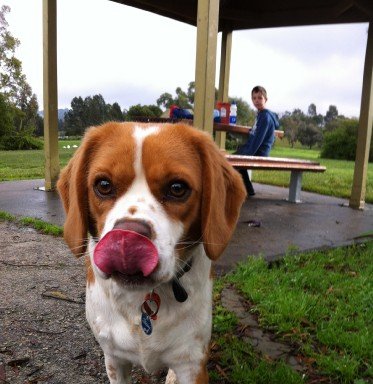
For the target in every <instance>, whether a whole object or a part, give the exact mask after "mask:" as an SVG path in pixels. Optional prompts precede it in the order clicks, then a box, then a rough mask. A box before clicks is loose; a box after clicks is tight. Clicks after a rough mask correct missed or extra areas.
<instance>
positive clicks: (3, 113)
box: [0, 93, 14, 147]
mask: <svg viewBox="0 0 373 384" xmlns="http://www.w3.org/2000/svg"><path fill="white" fill-rule="evenodd" d="M13 117H14V116H13V113H12V109H11V108H9V105H8V104H7V102H6V99H5V96H4V95H3V94H1V93H0V140H1V138H2V137H4V136H8V135H10V134H11V132H12V128H13ZM0 147H1V141H0Z"/></svg>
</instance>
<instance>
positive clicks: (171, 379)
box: [165, 369, 177, 384]
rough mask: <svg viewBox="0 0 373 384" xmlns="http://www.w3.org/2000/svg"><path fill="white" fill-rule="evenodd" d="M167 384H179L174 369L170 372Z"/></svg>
mask: <svg viewBox="0 0 373 384" xmlns="http://www.w3.org/2000/svg"><path fill="white" fill-rule="evenodd" d="M165 384H177V378H176V375H175V372H174V371H173V370H172V369H169V370H168V373H167V377H166V383H165Z"/></svg>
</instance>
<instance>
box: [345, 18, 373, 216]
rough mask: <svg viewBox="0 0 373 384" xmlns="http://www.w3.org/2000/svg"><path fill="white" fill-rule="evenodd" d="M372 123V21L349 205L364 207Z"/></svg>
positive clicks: (356, 207) (358, 207) (355, 207)
mask: <svg viewBox="0 0 373 384" xmlns="http://www.w3.org/2000/svg"><path fill="white" fill-rule="evenodd" d="M372 124H373V23H372V22H371V23H370V24H369V31H368V41H367V49H366V54H365V64H364V76H363V90H362V94H361V107H360V119H359V128H358V137H357V146H356V159H355V170H354V179H353V184H352V190H351V197H350V203H349V205H350V207H351V208H354V209H364V204H365V192H366V182H367V170H368V160H369V149H370V140H371V137H372Z"/></svg>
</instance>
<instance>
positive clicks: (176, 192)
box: [166, 181, 190, 200]
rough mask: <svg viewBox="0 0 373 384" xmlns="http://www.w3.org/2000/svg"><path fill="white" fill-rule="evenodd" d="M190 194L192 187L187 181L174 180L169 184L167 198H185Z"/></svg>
mask: <svg viewBox="0 0 373 384" xmlns="http://www.w3.org/2000/svg"><path fill="white" fill-rule="evenodd" d="M189 194H190V188H189V185H188V184H187V183H184V182H183V181H174V182H172V183H171V184H169V187H168V191H167V193H166V199H168V200H184V199H186V198H187V197H188V196H189Z"/></svg>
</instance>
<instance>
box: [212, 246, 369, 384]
mask: <svg viewBox="0 0 373 384" xmlns="http://www.w3.org/2000/svg"><path fill="white" fill-rule="evenodd" d="M372 255H373V242H369V243H365V244H360V245H354V246H351V247H344V248H337V249H333V250H329V251H325V252H310V253H305V254H299V255H294V254H292V255H288V256H286V257H285V258H284V259H283V260H281V261H279V262H277V263H273V264H271V265H270V266H269V265H268V264H267V263H266V262H265V261H264V260H263V259H254V258H249V259H248V261H247V262H246V263H243V264H241V265H240V266H239V267H238V268H237V269H236V271H235V272H234V273H232V274H231V275H228V276H227V277H226V278H224V279H223V280H222V281H219V283H218V290H219V289H221V286H222V285H224V284H228V283H229V284H234V285H235V286H236V287H237V288H238V289H239V290H240V291H241V292H242V294H243V295H244V296H245V298H246V299H247V300H248V301H249V302H250V303H252V311H253V312H255V313H256V314H257V315H258V318H259V323H260V325H261V326H262V327H263V328H265V329H268V330H270V331H271V332H273V333H274V334H276V335H277V337H278V338H280V339H282V340H283V341H285V342H288V343H290V344H291V345H298V347H299V351H300V353H301V355H302V356H304V358H305V359H306V360H308V361H312V362H313V365H312V370H316V372H317V374H318V375H320V376H323V377H324V378H325V380H328V381H327V382H333V383H358V382H361V383H364V382H369V380H372V375H373V370H372V368H371V365H370V364H371V362H372V357H373V356H372V345H373V321H372V319H373V289H372V288H373V287H372V276H373V264H372V262H371V259H372ZM217 308H218V315H219V313H220V316H218V317H217V319H215V320H214V330H215V331H216V332H217V333H218V336H217V340H216V341H215V342H216V344H217V345H218V346H220V347H221V349H222V352H221V354H222V356H223V360H222V361H223V362H222V364H223V367H224V368H227V369H228V372H229V374H231V375H233V371H237V370H240V369H241V368H240V367H237V366H236V365H237V364H238V365H240V364H242V362H243V361H245V359H244V357H245V354H247V355H248V356H249V357H248V358H249V359H251V360H253V361H252V362H251V363H248V362H246V361H245V363H244V365H243V366H242V377H239V378H238V379H237V380H236V379H233V376H232V378H231V379H230V381H228V382H229V383H246V382H247V383H255V382H257V383H259V382H263V383H265V382H267V383H285V382H286V383H288V382H294V383H298V382H299V383H300V382H307V381H302V380H303V379H302V378H301V377H300V376H299V375H298V374H293V372H290V373H291V375H290V373H289V372H288V369H290V368H288V367H286V366H281V368H280V366H279V365H278V364H279V363H274V362H266V361H265V359H263V357H261V356H258V355H257V354H255V353H253V351H247V349H246V348H247V346H244V345H242V341H240V340H239V338H238V337H236V336H234V335H235V332H234V329H235V327H236V324H237V323H235V322H234V321H232V318H231V316H232V315H231V314H227V315H225V316H222V310H221V309H219V306H218V307H217ZM219 311H220V312H219ZM224 317H225V318H226V319H227V320H226V321H227V322H228V324H229V326H228V327H227V328H224V324H223V325H222V324H221V322H222V321H223V320H222V319H224ZM216 322H218V323H217V325H216ZM229 327H230V328H231V329H232V330H233V336H232V333H231V334H230V336H229V332H228V331H227V329H228V328H229ZM244 349H245V352H242V351H243V350H244ZM238 354H240V356H241V357H240V358H239V359H238V358H237V357H235V356H237V355H238ZM241 359H244V360H241ZM235 360H236V363H235ZM247 364H250V365H251V366H252V367H251V370H252V369H254V370H257V369H261V368H259V367H261V366H262V364H267V366H268V367H267V370H264V371H265V372H266V374H267V381H266V380H263V381H260V377H259V378H258V379H257V380H259V381H255V380H254V379H253V380H251V379H248V378H247V379H244V376H245V375H244V373H245V371H246V369H249V367H246V368H245V365H247ZM253 366H254V368H253ZM287 368H288V369H287ZM280 371H281V372H282V374H283V375H290V376H289V377H290V378H286V379H285V377H284V378H283V379H282V381H281V380H280V381H279V379H278V377H277V378H275V377H272V378H270V377H269V376H268V375H272V373H273V375H279V374H280V373H279V372H280ZM215 374H216V372H215V373H214V374H213V375H215ZM252 374H253V373H252V372H250V375H252ZM263 374H264V373H263ZM294 375H295V376H294ZM259 376H260V375H259ZM240 380H241V381H240ZM245 380H246V381H245ZM359 380H361V381H359ZM216 383H219V381H216Z"/></svg>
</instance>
